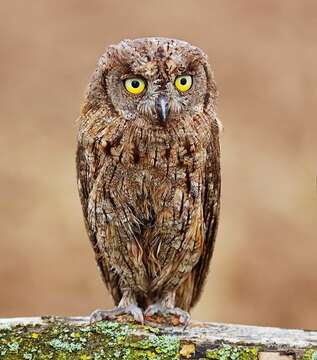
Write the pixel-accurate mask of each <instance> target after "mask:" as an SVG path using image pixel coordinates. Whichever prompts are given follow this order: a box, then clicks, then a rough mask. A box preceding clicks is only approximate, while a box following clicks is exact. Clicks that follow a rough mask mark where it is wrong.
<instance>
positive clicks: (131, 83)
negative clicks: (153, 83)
mask: <svg viewBox="0 0 317 360" xmlns="http://www.w3.org/2000/svg"><path fill="white" fill-rule="evenodd" d="M124 86H125V88H126V89H127V90H128V91H129V93H131V94H135V95H138V94H141V92H142V91H143V90H144V89H145V81H144V80H143V79H141V78H130V79H126V80H125V81H124Z"/></svg>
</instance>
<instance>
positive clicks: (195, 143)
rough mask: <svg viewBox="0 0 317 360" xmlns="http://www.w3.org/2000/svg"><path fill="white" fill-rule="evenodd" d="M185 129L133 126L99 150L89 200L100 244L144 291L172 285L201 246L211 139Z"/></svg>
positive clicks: (116, 266) (109, 258) (113, 264)
mask: <svg viewBox="0 0 317 360" xmlns="http://www.w3.org/2000/svg"><path fill="white" fill-rule="evenodd" d="M189 129H190V131H188V132H186V131H185V130H184V128H182V129H179V130H178V131H176V132H175V129H174V130H173V133H172V132H168V131H169V130H168V129H162V128H158V129H147V131H146V132H144V129H143V128H142V127H139V128H133V129H132V130H131V131H130V132H127V131H125V132H124V134H123V135H122V136H121V137H120V136H119V139H118V138H117V139H116V141H113V142H112V143H110V142H109V141H105V142H104V143H105V144H106V146H104V147H102V148H100V150H99V151H100V152H101V154H100V156H99V158H100V159H101V164H99V166H98V168H99V169H100V170H99V174H98V176H97V178H96V182H95V186H94V188H93V191H92V194H93V195H92V197H91V199H92V201H91V206H90V209H91V214H92V218H96V221H97V223H98V224H96V232H97V233H98V235H97V238H98V242H97V243H98V246H99V247H100V253H102V254H104V256H105V260H106V261H107V262H108V264H109V267H110V268H114V271H117V272H121V271H126V272H127V273H129V274H125V275H126V277H127V278H129V279H130V281H132V282H133V283H134V284H135V286H136V287H137V288H138V289H139V290H140V291H141V292H147V293H149V292H152V293H155V292H157V291H162V290H164V291H168V290H169V289H172V288H175V286H178V285H179V284H180V283H181V282H182V281H183V280H184V279H185V278H186V275H187V274H188V273H190V271H191V270H192V268H193V266H194V265H195V264H196V263H197V261H198V260H199V257H200V255H201V252H202V247H203V242H204V229H203V226H204V221H203V208H202V194H203V191H204V186H203V184H204V176H205V175H204V174H205V163H206V157H207V146H206V141H208V139H207V138H206V139H204V137H203V136H198V132H194V131H193V129H192V127H189ZM144 133H146V134H147V136H144ZM202 134H205V135H206V134H208V131H207V130H206V131H205V132H204V133H202ZM121 264H124V266H121ZM127 275H129V276H127Z"/></svg>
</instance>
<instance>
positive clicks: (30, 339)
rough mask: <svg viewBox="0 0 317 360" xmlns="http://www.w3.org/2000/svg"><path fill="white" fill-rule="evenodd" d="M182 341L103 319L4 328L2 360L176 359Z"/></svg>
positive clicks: (0, 334) (1, 331)
mask: <svg viewBox="0 0 317 360" xmlns="http://www.w3.org/2000/svg"><path fill="white" fill-rule="evenodd" d="M179 348H180V344H179V340H178V339H177V337H174V336H166V335H164V334H161V332H160V330H159V329H154V328H151V327H148V326H141V325H132V324H122V323H116V322H109V321H102V322H98V323H96V324H94V325H87V326H83V325H75V324H67V323H66V322H62V321H53V322H51V323H50V322H49V323H48V325H47V326H45V327H43V326H42V327H39V326H36V325H28V326H15V327H12V328H0V359H8V360H12V359H26V360H50V359H54V360H55V359H57V360H72V359H79V360H102V359H114V360H115V359H122V360H147V359H148V360H175V359H179Z"/></svg>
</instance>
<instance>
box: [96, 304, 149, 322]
mask: <svg viewBox="0 0 317 360" xmlns="http://www.w3.org/2000/svg"><path fill="white" fill-rule="evenodd" d="M121 315H132V316H133V318H134V320H135V321H136V322H138V323H141V324H143V322H144V318H143V311H142V309H140V308H139V307H138V306H137V305H134V304H131V305H128V306H120V307H116V308H114V309H111V310H99V309H97V310H95V311H94V312H93V313H92V314H91V315H90V323H95V322H97V321H101V320H116V319H117V318H118V317H119V316H121Z"/></svg>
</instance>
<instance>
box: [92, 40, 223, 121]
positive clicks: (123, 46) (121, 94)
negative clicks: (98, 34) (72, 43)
mask: <svg viewBox="0 0 317 360" xmlns="http://www.w3.org/2000/svg"><path fill="white" fill-rule="evenodd" d="M215 96H216V89H215V85H214V82H213V77H212V74H211V71H210V68H209V65H208V63H207V58H206V55H205V54H204V53H203V52H202V50H200V49H199V48H197V47H194V46H192V45H190V44H188V43H186V42H183V41H179V40H174V39H165V38H144V39H136V40H123V41H122V42H120V43H119V44H117V45H112V46H110V47H109V48H108V49H107V52H106V53H105V54H104V55H103V56H102V57H101V59H100V61H99V63H98V66H97V70H96V72H95V74H94V76H93V78H92V81H91V84H90V86H89V89H88V95H87V98H88V100H90V102H91V105H92V107H94V108H97V109H99V110H104V109H107V111H109V110H111V111H112V112H113V114H114V116H115V115H119V116H120V117H123V118H125V119H127V120H131V121H133V120H137V119H142V120H144V121H149V122H152V123H155V124H157V125H165V126H166V125H167V124H168V123H169V122H173V121H177V118H179V116H181V115H182V116H190V117H193V116H195V114H197V113H201V112H202V111H204V109H205V108H206V107H207V106H210V105H211V106H212V105H213V100H214V99H215Z"/></svg>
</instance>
